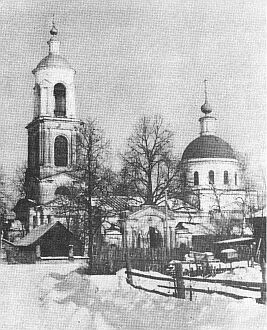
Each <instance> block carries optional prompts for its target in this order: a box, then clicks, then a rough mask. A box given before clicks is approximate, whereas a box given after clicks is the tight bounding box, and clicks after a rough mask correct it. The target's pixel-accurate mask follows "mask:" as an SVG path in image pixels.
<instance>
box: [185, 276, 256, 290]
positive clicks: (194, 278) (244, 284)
mask: <svg viewBox="0 0 267 330" xmlns="http://www.w3.org/2000/svg"><path fill="white" fill-rule="evenodd" d="M182 279H183V280H187V281H195V282H206V283H222V284H225V285H228V286H236V285H240V286H247V287H253V288H260V287H261V286H262V283H260V282H244V281H232V280H219V279H208V278H205V279H204V278H199V277H189V276H183V277H182Z"/></svg>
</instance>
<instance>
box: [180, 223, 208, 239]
mask: <svg viewBox="0 0 267 330" xmlns="http://www.w3.org/2000/svg"><path fill="white" fill-rule="evenodd" d="M179 224H181V226H182V227H183V228H185V229H188V230H189V232H190V233H191V234H192V235H193V236H201V235H209V234H212V233H213V229H212V227H208V226H204V225H202V224H200V223H188V222H179V223H178V224H177V226H176V228H178V225H179Z"/></svg>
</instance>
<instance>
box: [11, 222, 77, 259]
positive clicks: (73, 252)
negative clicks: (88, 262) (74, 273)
mask: <svg viewBox="0 0 267 330" xmlns="http://www.w3.org/2000/svg"><path fill="white" fill-rule="evenodd" d="M14 247H15V248H14V249H13V251H12V253H9V256H7V257H8V261H9V262H12V260H11V259H12V258H13V259H14V260H13V261H14V262H22V263H32V262H36V260H38V258H41V257H69V256H81V255H82V243H81V241H80V240H79V239H77V238H76V237H75V236H74V235H73V233H72V232H70V231H69V230H68V229H67V228H66V227H65V226H64V225H63V224H62V223H60V222H59V221H57V222H55V223H50V224H44V225H41V226H38V227H36V228H34V229H33V230H32V231H31V232H30V233H29V234H28V235H26V236H25V237H23V238H22V239H20V240H19V241H17V242H15V243H14Z"/></svg>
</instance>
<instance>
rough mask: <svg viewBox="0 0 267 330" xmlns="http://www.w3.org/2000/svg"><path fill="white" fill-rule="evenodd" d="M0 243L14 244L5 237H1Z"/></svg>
mask: <svg viewBox="0 0 267 330" xmlns="http://www.w3.org/2000/svg"><path fill="white" fill-rule="evenodd" d="M2 244H7V245H10V246H15V244H14V243H12V242H10V241H8V240H7V239H5V238H2Z"/></svg>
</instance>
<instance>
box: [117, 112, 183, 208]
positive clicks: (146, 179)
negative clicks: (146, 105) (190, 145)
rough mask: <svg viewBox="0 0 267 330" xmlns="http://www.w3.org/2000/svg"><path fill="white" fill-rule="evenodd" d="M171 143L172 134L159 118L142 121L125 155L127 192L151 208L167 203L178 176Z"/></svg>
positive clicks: (148, 118)
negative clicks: (167, 190)
mask: <svg viewBox="0 0 267 330" xmlns="http://www.w3.org/2000/svg"><path fill="white" fill-rule="evenodd" d="M172 140H173V132H172V131H171V130H169V129H168V128H167V127H166V126H164V123H163V119H162V118H161V117H160V116H155V117H142V118H141V119H140V120H139V122H138V124H137V125H136V127H135V129H134V132H133V134H132V135H131V136H130V138H129V139H128V144H127V150H126V152H125V153H124V154H123V155H122V159H123V164H124V167H123V175H124V178H123V180H124V193H127V192H128V194H129V192H130V195H132V196H133V197H137V198H139V199H141V200H142V202H143V203H144V204H149V205H157V204H160V203H161V202H162V201H163V200H164V196H165V190H166V189H167V188H169V187H170V185H171V183H172V182H173V181H174V179H175V178H176V177H177V176H178V167H177V159H175V157H174V156H173V152H172Z"/></svg>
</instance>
